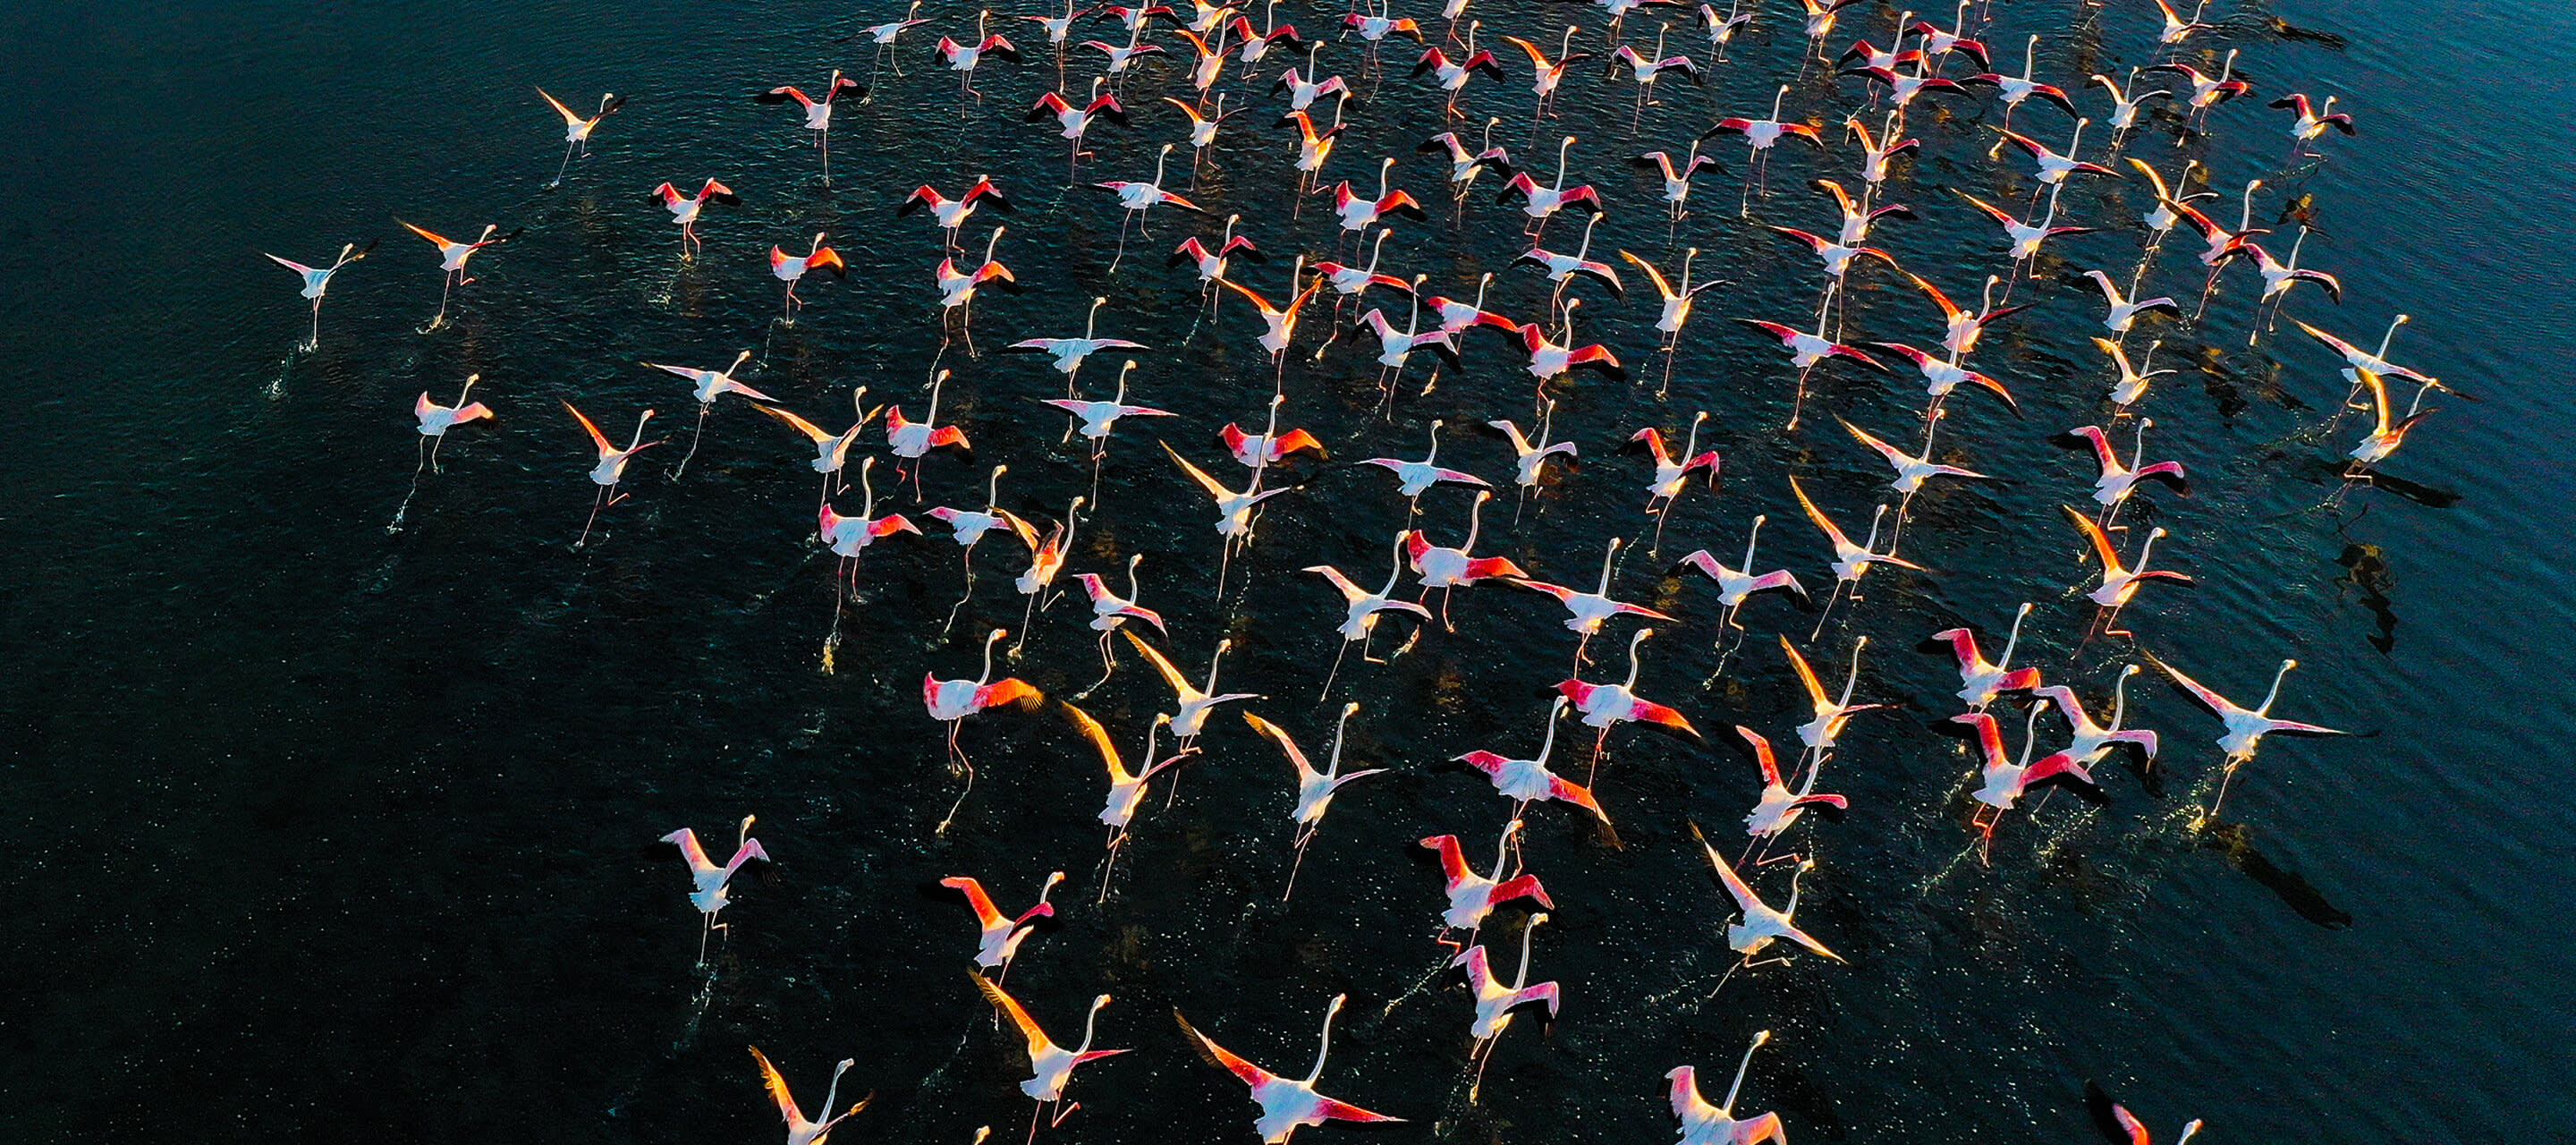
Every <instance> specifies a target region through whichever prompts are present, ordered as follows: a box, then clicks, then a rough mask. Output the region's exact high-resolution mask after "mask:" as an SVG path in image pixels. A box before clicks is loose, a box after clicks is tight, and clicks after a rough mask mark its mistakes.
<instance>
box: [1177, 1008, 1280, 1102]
mask: <svg viewBox="0 0 2576 1145" xmlns="http://www.w3.org/2000/svg"><path fill="white" fill-rule="evenodd" d="M1172 1020H1173V1021H1175V1022H1179V1023H1180V1024H1181V1032H1182V1033H1184V1034H1188V1035H1189V1036H1190V1044H1191V1045H1194V1046H1196V1047H1198V1051H1199V1054H1200V1056H1202V1057H1205V1058H1206V1059H1208V1060H1209V1061H1212V1062H1215V1063H1216V1064H1218V1065H1220V1066H1224V1067H1225V1069H1226V1072H1228V1073H1231V1074H1233V1075H1234V1076H1235V1077H1237V1078H1239V1079H1241V1080H1242V1082H1243V1084H1245V1085H1249V1086H1253V1087H1256V1088H1258V1087H1260V1086H1264V1085H1268V1084H1270V1083H1271V1082H1274V1081H1277V1080H1279V1075H1277V1074H1274V1073H1272V1072H1270V1071H1269V1070H1266V1069H1263V1068H1261V1067H1260V1066H1257V1065H1254V1064H1252V1063H1251V1062H1248V1061H1245V1060H1243V1059H1242V1058H1239V1057H1236V1056H1234V1054H1233V1053H1232V1052H1230V1051H1228V1050H1227V1049H1226V1048H1225V1047H1224V1046H1220V1045H1218V1044H1216V1043H1215V1042H1214V1041H1212V1040H1210V1039H1209V1038H1208V1036H1207V1035H1206V1034H1202V1033H1200V1032H1199V1031H1198V1027H1196V1026H1193V1025H1191V1024H1190V1020H1189V1019H1188V1018H1184V1017H1182V1016H1181V1012H1180V1011H1178V1010H1174V1011H1172Z"/></svg>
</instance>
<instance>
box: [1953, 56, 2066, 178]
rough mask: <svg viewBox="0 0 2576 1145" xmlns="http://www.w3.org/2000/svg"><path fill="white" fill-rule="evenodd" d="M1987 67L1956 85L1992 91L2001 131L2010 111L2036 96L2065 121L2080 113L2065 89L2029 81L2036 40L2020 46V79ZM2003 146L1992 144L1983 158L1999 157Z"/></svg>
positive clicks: (2008, 122) (2036, 67) (2036, 58)
mask: <svg viewBox="0 0 2576 1145" xmlns="http://www.w3.org/2000/svg"><path fill="white" fill-rule="evenodd" d="M1987 67H1988V69H1989V70H1986V71H1982V72H1979V73H1977V74H1975V75H1972V76H1967V77H1964V78H1962V79H1961V80H1960V81H1959V82H1960V83H1962V84H1974V85H1977V86H1981V87H1991V88H1993V89H1995V93H1996V95H1997V96H1998V97H1999V98H2000V99H2002V101H2003V105H2004V122H2003V126H2004V128H2005V130H2011V128H2012V116H2013V110H2014V109H2015V108H2018V107H2020V106H2021V105H2022V103H2023V102H2024V101H2026V100H2028V99H2030V98H2031V97H2032V96H2037V97H2039V98H2040V99H2041V100H2042V101H2044V102H2047V103H2053V104H2056V105H2057V107H2058V109H2059V110H2061V111H2064V112H2065V113H2066V114H2067V115H2068V116H2069V117H2080V115H2081V113H2079V112H2077V111H2076V110H2075V99H2074V97H2072V96H2069V95H2067V94H2066V89H2064V88H2060V87H2053V86H2050V85H2048V84H2044V83H2041V82H2039V81H2038V80H2035V79H2032V78H2031V77H2032V76H2033V75H2034V74H2036V73H2037V72H2038V70H2039V37H2038V36H2032V37H2031V38H2030V42H2029V43H2026V44H2024V45H2022V52H2021V74H2020V75H2017V76H2008V75H2003V74H2001V73H1998V72H1995V71H1993V70H1992V68H1993V65H1992V64H1989V65H1987ZM2003 145H2004V141H2003V140H2000V139H1998V140H1996V141H1995V149H1994V150H1991V151H1988V152H1986V158H1989V159H1992V158H1994V157H1995V156H1996V155H1999V154H2001V153H2002V150H2003Z"/></svg>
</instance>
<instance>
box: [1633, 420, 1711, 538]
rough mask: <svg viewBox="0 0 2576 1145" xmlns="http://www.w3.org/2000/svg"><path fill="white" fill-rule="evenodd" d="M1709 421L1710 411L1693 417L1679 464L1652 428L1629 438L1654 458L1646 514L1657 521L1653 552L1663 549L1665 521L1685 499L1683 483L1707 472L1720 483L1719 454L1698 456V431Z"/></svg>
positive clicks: (1662, 436) (1648, 487)
mask: <svg viewBox="0 0 2576 1145" xmlns="http://www.w3.org/2000/svg"><path fill="white" fill-rule="evenodd" d="M1707 420H1708V411H1707V410H1701V411H1699V412H1698V413H1697V414H1695V415H1693V416H1692V417H1691V424H1690V434H1689V436H1687V437H1685V438H1684V439H1683V440H1682V456H1681V459H1680V460H1678V461H1676V460H1674V459H1673V455H1672V454H1671V453H1670V452H1669V451H1667V450H1666V449H1665V447H1664V435H1663V434H1662V433H1661V432H1658V431H1657V430H1656V429H1655V427H1653V426H1651V425H1650V426H1647V427H1646V428H1644V429H1641V430H1638V431H1637V432H1636V433H1634V434H1632V435H1630V436H1629V438H1628V440H1630V441H1642V442H1645V443H1646V450H1647V452H1649V453H1652V454H1653V455H1654V458H1655V479H1654V480H1652V481H1649V482H1647V483H1646V512H1647V513H1649V514H1651V515H1652V516H1653V517H1654V518H1655V541H1654V544H1653V545H1651V546H1649V550H1650V551H1652V550H1659V549H1661V548H1662V547H1663V543H1664V541H1663V538H1664V528H1663V526H1664V519H1665V518H1666V517H1668V516H1670V515H1671V514H1672V511H1673V503H1674V502H1677V501H1679V500H1681V499H1682V489H1683V486H1684V482H1686V481H1688V480H1689V479H1690V475H1691V474H1693V473H1695V472H1699V471H1701V470H1706V471H1707V472H1708V479H1709V480H1710V481H1712V482H1714V481H1716V480H1717V467H1718V456H1717V451H1716V450H1714V449H1712V450H1709V451H1708V452H1706V453H1701V452H1699V427H1700V424H1701V423H1702V422H1705V421H1707Z"/></svg>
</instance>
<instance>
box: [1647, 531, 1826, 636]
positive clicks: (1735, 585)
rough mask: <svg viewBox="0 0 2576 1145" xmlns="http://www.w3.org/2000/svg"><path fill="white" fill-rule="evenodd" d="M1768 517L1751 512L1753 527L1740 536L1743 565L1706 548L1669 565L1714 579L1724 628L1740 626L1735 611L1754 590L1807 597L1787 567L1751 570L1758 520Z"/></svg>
mask: <svg viewBox="0 0 2576 1145" xmlns="http://www.w3.org/2000/svg"><path fill="white" fill-rule="evenodd" d="M1768 520H1770V518H1769V517H1768V516H1765V515H1762V514H1755V515H1754V518H1753V528H1752V529H1751V530H1749V531H1748V532H1746V533H1745V536H1744V567H1742V568H1740V569H1731V568H1728V567H1726V564H1725V562H1723V561H1720V560H1718V559H1717V557H1716V556H1715V555H1714V554H1712V553H1710V552H1709V551H1708V550H1707V549H1696V550H1693V551H1692V552H1691V553H1690V554H1689V555H1687V556H1684V557H1683V558H1682V559H1681V561H1680V562H1679V563H1678V564H1676V565H1674V566H1673V568H1674V570H1675V571H1679V570H1681V569H1683V568H1686V567H1687V568H1695V569H1698V570H1699V571H1700V574H1701V575H1703V576H1706V577H1707V578H1708V579H1710V580H1713V581H1716V582H1717V603H1718V604H1719V605H1721V606H1723V607H1724V608H1725V609H1726V618H1725V621H1724V624H1725V626H1726V627H1728V628H1739V627H1742V626H1741V625H1738V624H1737V623H1736V622H1735V614H1736V612H1737V611H1738V610H1740V609H1742V608H1743V607H1744V602H1745V601H1747V600H1749V599H1751V598H1752V597H1753V594H1755V593H1758V592H1776V591H1778V590H1780V589H1787V590H1789V591H1790V592H1793V593H1796V594H1798V599H1800V600H1805V599H1807V586H1806V585H1803V584H1800V583H1798V574H1796V573H1793V572H1790V571H1789V570H1787V569H1773V570H1771V571H1770V572H1767V573H1755V572H1754V571H1753V550H1754V546H1756V545H1759V544H1761V543H1762V524H1763V522H1765V521H1768Z"/></svg>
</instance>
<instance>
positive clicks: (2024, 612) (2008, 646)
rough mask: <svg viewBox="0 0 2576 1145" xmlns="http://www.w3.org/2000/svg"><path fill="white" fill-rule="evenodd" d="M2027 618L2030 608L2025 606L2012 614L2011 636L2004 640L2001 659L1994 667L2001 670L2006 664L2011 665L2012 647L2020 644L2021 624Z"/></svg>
mask: <svg viewBox="0 0 2576 1145" xmlns="http://www.w3.org/2000/svg"><path fill="white" fill-rule="evenodd" d="M2029 616H2030V606H2029V605H2027V604H2025V605H2023V606H2021V611H2020V612H2017V613H2014V614H2013V624H2012V635H2010V636H2006V637H2005V638H2004V654H2003V658H2002V659H2000V660H1997V661H1996V662H1995V667H1997V668H2001V667H2003V666H2004V665H2006V664H2010V663H2012V656H2013V646H2014V645H2016V644H2019V643H2021V622H2022V621H2023V620H2026V619H2028V618H2029Z"/></svg>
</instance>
